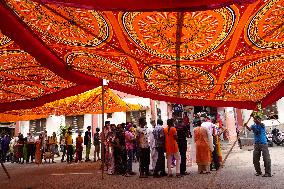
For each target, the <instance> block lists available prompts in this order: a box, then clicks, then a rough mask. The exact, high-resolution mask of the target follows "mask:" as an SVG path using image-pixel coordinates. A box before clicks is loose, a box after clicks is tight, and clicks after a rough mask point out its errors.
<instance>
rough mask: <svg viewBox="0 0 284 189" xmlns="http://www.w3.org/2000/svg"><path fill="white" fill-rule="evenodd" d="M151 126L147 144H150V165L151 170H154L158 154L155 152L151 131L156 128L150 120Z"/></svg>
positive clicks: (154, 142)
mask: <svg viewBox="0 0 284 189" xmlns="http://www.w3.org/2000/svg"><path fill="white" fill-rule="evenodd" d="M150 123H151V125H152V127H153V128H151V130H149V140H150V141H149V142H150V154H151V161H152V162H151V164H152V169H153V170H154V169H155V167H156V162H157V159H158V152H157V150H156V141H155V138H154V135H153V130H154V129H155V127H156V123H155V120H151V121H150Z"/></svg>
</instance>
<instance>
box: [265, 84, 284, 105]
mask: <svg viewBox="0 0 284 189" xmlns="http://www.w3.org/2000/svg"><path fill="white" fill-rule="evenodd" d="M282 97H284V81H282V82H281V83H280V84H279V85H278V86H277V87H276V88H275V89H274V90H273V91H271V92H270V93H269V94H268V95H267V96H266V97H264V99H263V100H262V103H261V105H262V107H263V108H264V107H266V106H268V105H270V104H272V103H273V102H275V101H277V100H279V99H280V98H282Z"/></svg>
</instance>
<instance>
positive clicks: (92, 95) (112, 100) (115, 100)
mask: <svg viewBox="0 0 284 189" xmlns="http://www.w3.org/2000/svg"><path fill="white" fill-rule="evenodd" d="M104 101H105V104H104V105H105V106H104V112H105V113H113V112H127V111H137V110H141V109H142V108H143V107H142V106H141V105H139V104H129V103H126V102H124V101H123V100H122V99H121V98H120V97H119V96H118V95H117V94H115V93H114V92H113V91H112V90H111V89H109V88H107V89H105V94H104ZM101 113H102V87H98V88H96V89H93V90H90V91H87V92H84V93H82V94H79V95H74V96H71V97H66V98H64V99H60V100H56V101H54V102H50V103H47V104H45V105H43V106H40V107H36V108H32V109H23V110H12V111H6V112H4V113H0V122H11V121H20V120H35V119H41V118H46V117H48V116H49V115H67V116H71V115H83V114H101Z"/></svg>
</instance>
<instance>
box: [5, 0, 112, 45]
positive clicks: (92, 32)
mask: <svg viewBox="0 0 284 189" xmlns="http://www.w3.org/2000/svg"><path fill="white" fill-rule="evenodd" d="M8 5H9V6H10V7H11V8H12V9H13V10H14V11H15V12H16V14H18V16H19V17H20V18H21V19H23V21H24V22H26V23H27V24H28V25H29V26H30V27H32V28H33V29H34V30H36V31H37V32H39V33H40V34H41V35H42V38H43V39H44V38H46V37H47V38H50V39H53V40H54V41H56V42H58V43H63V44H67V45H75V46H92V47H94V46H98V45H100V44H102V43H103V42H105V41H106V40H107V39H108V37H109V27H108V24H107V22H106V20H105V19H104V18H103V16H102V15H101V14H100V13H98V12H95V11H91V10H83V9H76V8H72V7H64V6H55V5H40V4H38V3H35V2H33V1H30V0H20V2H19V0H8ZM78 25H79V26H80V27H78ZM81 27H83V28H84V29H82V28H81Z"/></svg>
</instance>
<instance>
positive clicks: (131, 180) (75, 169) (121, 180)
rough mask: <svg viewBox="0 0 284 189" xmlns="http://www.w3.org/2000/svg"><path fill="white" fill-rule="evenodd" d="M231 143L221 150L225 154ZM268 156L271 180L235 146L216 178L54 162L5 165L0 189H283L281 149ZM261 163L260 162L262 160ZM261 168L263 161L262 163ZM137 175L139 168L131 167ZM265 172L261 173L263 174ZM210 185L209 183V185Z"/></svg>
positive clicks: (248, 154) (283, 152)
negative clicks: (105, 170) (123, 172)
mask: <svg viewBox="0 0 284 189" xmlns="http://www.w3.org/2000/svg"><path fill="white" fill-rule="evenodd" d="M229 147H230V144H228V145H227V146H225V147H224V151H223V152H224V155H223V156H225V155H226V153H227V152H228V149H229ZM269 149H270V155H271V160H272V173H273V177H271V178H263V177H257V176H255V175H254V173H255V172H254V168H253V164H252V152H253V151H252V147H245V148H243V149H242V150H241V149H239V148H238V147H235V148H234V149H233V152H232V153H231V154H230V156H229V158H228V160H227V162H226V164H225V167H224V168H222V169H221V170H220V171H219V172H218V174H217V175H216V177H214V175H215V172H212V173H211V174H209V175H200V174H197V166H196V165H193V166H191V167H188V172H190V175H188V176H184V177H182V178H175V177H174V178H169V177H163V178H153V177H149V178H143V179H142V178H139V177H138V174H137V175H135V176H132V177H124V176H120V175H104V179H103V180H102V174H101V171H100V170H99V167H100V163H99V162H97V163H77V164H76V163H74V164H67V163H60V161H59V160H60V159H57V160H56V161H57V163H55V164H48V163H47V164H43V165H40V166H37V165H34V164H15V163H14V164H11V163H5V166H6V168H7V169H8V171H9V173H10V175H11V179H10V180H8V179H7V176H6V175H5V173H4V171H3V169H2V168H0V188H1V189H10V188H11V189H35V188H47V189H53V188H54V189H57V188H64V189H65V188H66V189H67V188H72V189H73V188H74V189H76V188H78V189H84V188H88V189H89V188H120V189H127V188H129V189H133V188H134V189H140V188H143V189H144V188H145V189H147V188H151V189H159V188H166V189H171V188H178V189H182V188H189V189H195V188H196V189H197V188H198V189H200V188H228V189H243V188H250V189H251V188H263V189H282V188H284V171H283V170H284V161H283V158H284V147H275V146H274V147H272V148H269ZM261 162H262V160H261ZM262 167H263V162H262ZM134 170H135V172H137V173H138V165H137V164H135V165H134ZM263 172H264V171H263ZM213 177H214V178H215V179H213ZM212 179H213V180H212ZM211 181H213V182H212V184H210V182H211Z"/></svg>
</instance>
